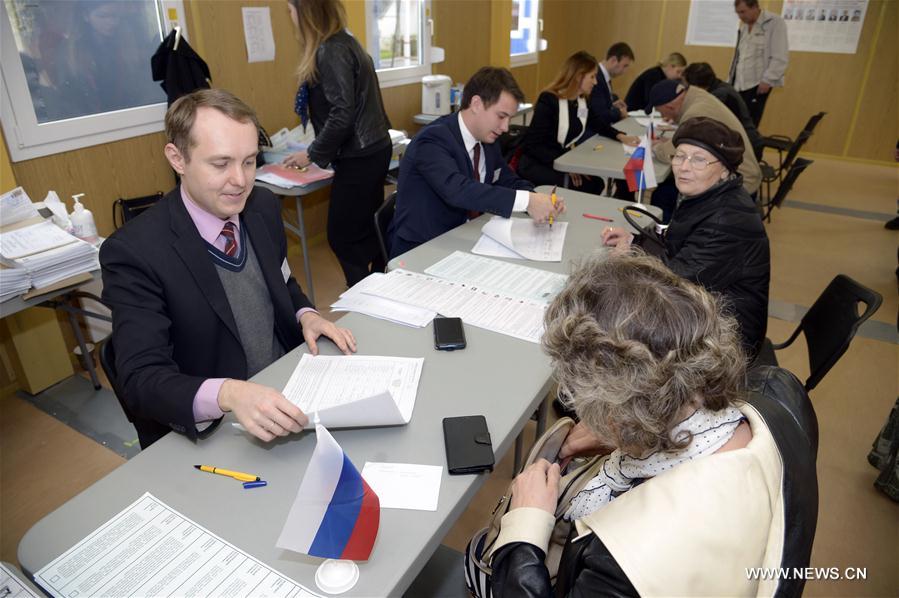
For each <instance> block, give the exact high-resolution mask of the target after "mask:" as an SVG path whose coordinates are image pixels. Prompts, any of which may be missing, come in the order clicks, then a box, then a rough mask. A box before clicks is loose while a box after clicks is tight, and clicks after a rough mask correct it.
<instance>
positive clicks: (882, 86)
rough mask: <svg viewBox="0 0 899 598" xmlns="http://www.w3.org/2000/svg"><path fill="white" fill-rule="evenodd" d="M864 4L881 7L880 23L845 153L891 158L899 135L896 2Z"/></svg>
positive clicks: (898, 10) (898, 15) (898, 12)
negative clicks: (881, 21) (868, 72)
mask: <svg viewBox="0 0 899 598" xmlns="http://www.w3.org/2000/svg"><path fill="white" fill-rule="evenodd" d="M880 5H881V6H880V7H877V6H876V5H871V6H869V7H868V14H869V15H870V16H869V17H868V18H873V17H874V14H872V13H873V12H874V10H877V9H878V8H879V9H880V10H881V11H883V13H884V15H883V24H882V25H881V28H880V35H879V36H878V38H877V45H876V47H875V48H873V60H872V62H871V71H870V75H869V77H868V81H867V84H866V85H865V89H864V94H863V95H862V98H861V104H860V111H859V114H858V120H857V121H856V125H855V129H854V131H853V132H852V139H851V140H850V142H849V147H848V155H850V156H854V157H858V158H866V159H870V160H892V157H891V156H892V152H893V150H894V149H895V147H896V140H897V139H899V42H897V39H899V36H897V32H899V2H895V1H889V2H881V3H880Z"/></svg>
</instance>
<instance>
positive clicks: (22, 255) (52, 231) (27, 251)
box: [0, 220, 100, 289]
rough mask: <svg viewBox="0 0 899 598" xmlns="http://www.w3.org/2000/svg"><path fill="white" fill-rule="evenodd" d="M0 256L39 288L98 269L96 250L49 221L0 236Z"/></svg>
mask: <svg viewBox="0 0 899 598" xmlns="http://www.w3.org/2000/svg"><path fill="white" fill-rule="evenodd" d="M0 255H2V256H3V259H4V260H5V261H6V263H7V264H10V265H12V266H14V267H17V268H24V269H25V270H26V271H27V272H28V275H29V276H30V277H31V283H32V285H34V287H35V288H37V289H40V288H43V287H46V286H49V285H51V284H53V283H56V282H59V281H61V280H63V279H66V278H69V277H71V276H75V275H77V274H82V273H84V272H90V271H91V270H96V269H97V268H99V267H100V264H99V262H98V259H97V255H98V254H97V249H96V248H95V247H94V246H93V245H91V244H90V243H86V242H85V241H82V240H81V239H79V238H77V237H75V236H73V235H70V234H69V233H67V232H66V231H64V230H62V229H61V228H59V227H58V226H56V225H55V224H53V223H52V222H50V221H49V220H45V221H43V222H38V223H36V224H31V225H28V226H24V227H22V228H17V229H14V230H8V231H5V232H3V233H0Z"/></svg>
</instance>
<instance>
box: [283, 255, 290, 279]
mask: <svg viewBox="0 0 899 598" xmlns="http://www.w3.org/2000/svg"><path fill="white" fill-rule="evenodd" d="M281 276H283V277H284V282H287V279H288V278H290V264H288V263H287V258H284V261H283V262H282V263H281Z"/></svg>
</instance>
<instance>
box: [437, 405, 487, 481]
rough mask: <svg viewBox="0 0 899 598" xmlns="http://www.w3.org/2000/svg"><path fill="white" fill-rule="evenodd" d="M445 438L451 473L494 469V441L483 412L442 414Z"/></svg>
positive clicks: (447, 460)
mask: <svg viewBox="0 0 899 598" xmlns="http://www.w3.org/2000/svg"><path fill="white" fill-rule="evenodd" d="M443 441H444V443H445V445H446V465H447V469H448V470H449V472H450V473H451V474H464V473H477V472H479V471H493V444H492V443H491V442H490V432H488V431H487V420H486V419H484V416H483V415H466V416H463V417H445V418H443Z"/></svg>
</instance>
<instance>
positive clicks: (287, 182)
mask: <svg viewBox="0 0 899 598" xmlns="http://www.w3.org/2000/svg"><path fill="white" fill-rule="evenodd" d="M333 176H334V171H333V170H329V169H327V168H319V167H318V166H316V165H315V164H310V165H309V166H306V167H304V168H301V169H296V168H287V167H285V166H282V165H280V164H266V165H265V166H263V167H262V168H260V169H258V170H257V171H256V180H257V181H262V182H263V183H269V184H271V185H277V186H278V187H284V188H285V189H290V188H291V187H305V186H307V185H310V184H312V183H314V182H316V181H321V180H324V179H329V178H331V177H333Z"/></svg>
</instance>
